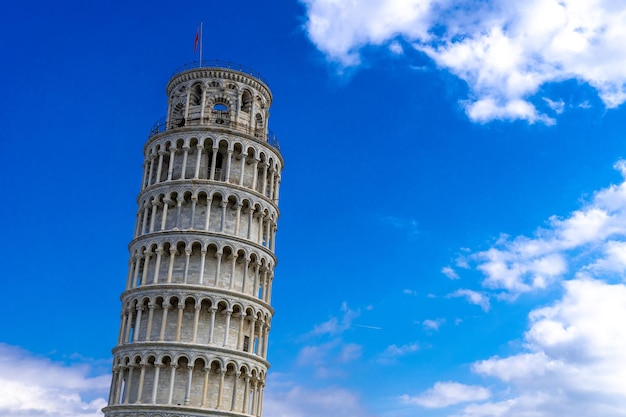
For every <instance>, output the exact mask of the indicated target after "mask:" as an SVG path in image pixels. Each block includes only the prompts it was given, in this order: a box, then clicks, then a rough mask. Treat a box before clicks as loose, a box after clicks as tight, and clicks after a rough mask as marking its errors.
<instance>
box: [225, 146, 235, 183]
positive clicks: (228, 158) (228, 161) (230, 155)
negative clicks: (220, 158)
mask: <svg viewBox="0 0 626 417" xmlns="http://www.w3.org/2000/svg"><path fill="white" fill-rule="evenodd" d="M226 154H227V156H226V177H225V178H224V181H226V182H230V164H231V161H232V160H233V150H232V149H229V150H228V151H226Z"/></svg>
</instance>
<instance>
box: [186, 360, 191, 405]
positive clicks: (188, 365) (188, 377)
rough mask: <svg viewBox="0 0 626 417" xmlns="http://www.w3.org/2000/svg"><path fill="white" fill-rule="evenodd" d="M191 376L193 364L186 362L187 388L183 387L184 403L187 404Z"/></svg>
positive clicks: (189, 394)
mask: <svg viewBox="0 0 626 417" xmlns="http://www.w3.org/2000/svg"><path fill="white" fill-rule="evenodd" d="M192 377H193V364H187V388H186V389H185V403H184V404H185V405H189V397H190V396H191V379H192Z"/></svg>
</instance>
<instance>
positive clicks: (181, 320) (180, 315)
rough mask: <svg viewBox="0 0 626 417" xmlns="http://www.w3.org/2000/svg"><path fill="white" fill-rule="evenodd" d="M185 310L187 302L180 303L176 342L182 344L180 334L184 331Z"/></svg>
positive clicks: (181, 301)
mask: <svg viewBox="0 0 626 417" xmlns="http://www.w3.org/2000/svg"><path fill="white" fill-rule="evenodd" d="M184 310H185V302H184V301H183V300H180V301H178V322H177V324H176V341H177V342H180V334H181V331H182V329H183V313H184Z"/></svg>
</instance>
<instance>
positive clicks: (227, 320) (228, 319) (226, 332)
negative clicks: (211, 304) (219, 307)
mask: <svg viewBox="0 0 626 417" xmlns="http://www.w3.org/2000/svg"><path fill="white" fill-rule="evenodd" d="M224 313H225V314H226V324H225V325H224V343H222V346H227V345H228V334H229V333H230V316H231V315H232V314H233V310H230V309H228V310H226V311H225V312H224Z"/></svg>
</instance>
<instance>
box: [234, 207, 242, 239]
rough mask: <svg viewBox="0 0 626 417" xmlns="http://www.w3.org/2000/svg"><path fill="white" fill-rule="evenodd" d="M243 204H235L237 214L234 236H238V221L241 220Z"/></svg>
mask: <svg viewBox="0 0 626 417" xmlns="http://www.w3.org/2000/svg"><path fill="white" fill-rule="evenodd" d="M242 207H243V204H241V203H240V204H237V214H236V217H235V236H239V223H240V221H241V208H242Z"/></svg>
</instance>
